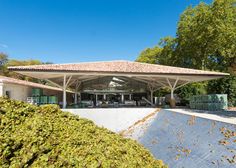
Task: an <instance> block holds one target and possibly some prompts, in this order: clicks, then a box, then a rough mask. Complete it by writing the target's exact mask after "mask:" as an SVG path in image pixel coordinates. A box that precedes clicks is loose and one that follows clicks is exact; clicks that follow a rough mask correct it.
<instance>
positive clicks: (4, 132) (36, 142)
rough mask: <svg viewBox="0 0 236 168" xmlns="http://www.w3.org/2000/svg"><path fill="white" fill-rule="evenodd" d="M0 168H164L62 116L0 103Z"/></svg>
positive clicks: (50, 109) (107, 134) (137, 148)
mask: <svg viewBox="0 0 236 168" xmlns="http://www.w3.org/2000/svg"><path fill="white" fill-rule="evenodd" d="M0 130H1V132H0V167H3V168H4V167H29V166H30V167H158V168H161V167H165V166H164V165H163V163H162V161H159V160H155V159H154V158H153V156H152V155H151V154H150V153H149V152H148V151H147V150H146V149H145V148H144V147H142V146H141V145H139V144H138V143H137V142H135V141H133V140H131V139H125V138H122V137H121V136H120V135H117V134H115V133H113V132H111V131H108V130H107V129H105V128H100V127H97V126H96V125H95V124H93V122H91V121H89V120H86V119H81V118H79V117H78V116H74V115H72V114H69V113H65V112H62V111H61V110H60V109H59V108H58V107H57V106H55V105H44V106H40V107H37V106H33V105H29V104H26V103H22V102H19V101H11V100H8V99H5V98H0Z"/></svg>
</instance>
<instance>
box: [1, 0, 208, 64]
mask: <svg viewBox="0 0 236 168" xmlns="http://www.w3.org/2000/svg"><path fill="white" fill-rule="evenodd" d="M199 2H200V1H199V0H83V1H82V0H38V1H36V0H0V52H5V53H7V54H8V55H9V56H10V58H15V59H21V60H25V59H38V60H42V61H44V62H46V61H50V62H53V63H70V62H85V61H86V62H88V61H101V60H131V61H133V60H135V59H136V58H137V56H138V55H139V53H140V52H141V51H142V50H143V49H145V48H147V47H152V46H154V45H156V44H157V43H158V42H159V40H160V38H162V37H165V36H175V32H176V26H177V22H178V19H179V16H180V14H181V13H182V12H183V11H184V9H186V8H187V6H189V5H193V6H194V5H196V4H198V3H199ZM205 2H208V3H209V2H211V1H210V0H208V1H205Z"/></svg>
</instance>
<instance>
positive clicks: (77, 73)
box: [9, 61, 228, 88]
mask: <svg viewBox="0 0 236 168" xmlns="http://www.w3.org/2000/svg"><path fill="white" fill-rule="evenodd" d="M9 69H10V70H12V71H16V72H18V73H20V74H23V75H27V76H30V77H34V78H38V79H47V80H50V81H51V82H53V83H54V84H57V85H60V86H62V83H63V77H64V75H66V76H67V77H70V81H71V84H70V86H71V87H74V86H75V85H76V83H77V82H80V83H84V84H85V83H86V82H88V81H90V83H89V84H91V83H96V82H97V83H99V82H98V81H99V80H100V81H103V83H109V82H111V81H112V79H113V78H112V77H117V79H120V80H124V81H126V83H127V82H128V83H130V84H131V83H132V82H131V81H136V82H140V83H143V84H148V85H149V84H150V85H152V86H155V87H156V88H158V87H159V88H160V87H163V86H168V84H169V83H168V80H169V81H170V83H171V84H172V85H173V84H174V83H175V81H176V80H177V79H178V84H177V85H182V84H185V83H190V82H198V81H205V80H211V79H217V78H221V77H224V76H227V75H228V74H226V73H219V72H211V71H202V70H195V69H187V68H178V67H171V66H163V65H156V64H155V65H154V64H146V63H138V62H130V61H111V62H91V63H78V64H49V65H33V66H17V67H9ZM167 79H168V80H167ZM107 81H109V82H107ZM116 82H118V81H116ZM119 82H121V81H119ZM119 82H118V83H119ZM98 88H100V87H99V86H98Z"/></svg>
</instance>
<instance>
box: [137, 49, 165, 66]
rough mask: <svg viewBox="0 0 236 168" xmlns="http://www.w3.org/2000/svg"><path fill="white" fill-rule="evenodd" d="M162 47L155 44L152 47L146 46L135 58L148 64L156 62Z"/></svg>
mask: <svg viewBox="0 0 236 168" xmlns="http://www.w3.org/2000/svg"><path fill="white" fill-rule="evenodd" d="M161 51H162V48H160V47H159V46H155V47H153V48H147V49H145V50H144V51H142V52H141V54H140V55H139V57H138V58H137V59H136V61H137V62H145V63H150V64H156V63H158V59H159V57H160V54H161Z"/></svg>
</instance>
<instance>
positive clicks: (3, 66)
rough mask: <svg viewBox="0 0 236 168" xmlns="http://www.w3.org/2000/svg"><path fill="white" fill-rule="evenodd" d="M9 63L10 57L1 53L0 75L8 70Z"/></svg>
mask: <svg viewBox="0 0 236 168" xmlns="http://www.w3.org/2000/svg"><path fill="white" fill-rule="evenodd" d="M7 61H8V55H6V54H4V53H0V75H3V72H4V71H5V70H6V63H7Z"/></svg>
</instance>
